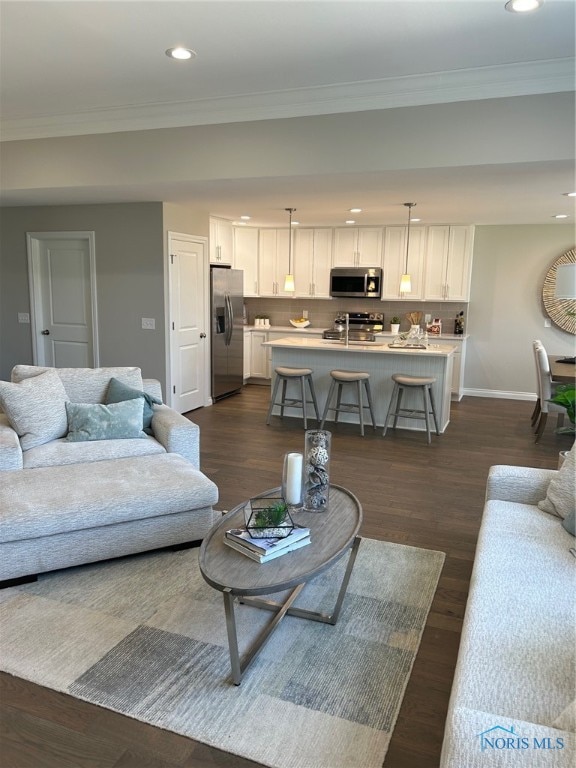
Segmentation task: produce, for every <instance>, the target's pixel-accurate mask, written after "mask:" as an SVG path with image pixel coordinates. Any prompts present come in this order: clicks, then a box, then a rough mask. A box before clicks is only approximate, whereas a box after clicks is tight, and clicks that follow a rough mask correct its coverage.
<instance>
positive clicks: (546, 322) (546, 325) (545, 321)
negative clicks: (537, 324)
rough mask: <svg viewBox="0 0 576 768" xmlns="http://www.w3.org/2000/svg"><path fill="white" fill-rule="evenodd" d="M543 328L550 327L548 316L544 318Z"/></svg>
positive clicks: (550, 321) (550, 322)
mask: <svg viewBox="0 0 576 768" xmlns="http://www.w3.org/2000/svg"><path fill="white" fill-rule="evenodd" d="M544 328H552V320H548V318H546V319H545V320H544Z"/></svg>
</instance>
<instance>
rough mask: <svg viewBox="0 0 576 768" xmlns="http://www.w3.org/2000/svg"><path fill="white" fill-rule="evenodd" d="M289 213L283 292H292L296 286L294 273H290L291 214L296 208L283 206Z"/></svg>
mask: <svg viewBox="0 0 576 768" xmlns="http://www.w3.org/2000/svg"><path fill="white" fill-rule="evenodd" d="M284 210H285V211H286V212H287V213H288V215H289V220H288V274H287V275H286V277H285V278H284V291H285V293H294V291H295V290H296V286H295V285H294V274H293V273H292V214H293V213H294V211H295V210H296V208H284Z"/></svg>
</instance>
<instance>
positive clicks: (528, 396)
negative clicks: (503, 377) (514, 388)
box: [464, 389, 537, 402]
mask: <svg viewBox="0 0 576 768" xmlns="http://www.w3.org/2000/svg"><path fill="white" fill-rule="evenodd" d="M464 394H465V395H467V396H468V397H492V398H495V399H498V400H530V401H531V402H534V401H535V400H536V399H537V398H536V394H535V393H534V392H506V391H503V390H499V389H465V390H464Z"/></svg>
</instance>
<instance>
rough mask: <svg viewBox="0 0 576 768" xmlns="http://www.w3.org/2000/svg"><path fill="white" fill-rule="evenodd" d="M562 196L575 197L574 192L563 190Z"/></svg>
mask: <svg viewBox="0 0 576 768" xmlns="http://www.w3.org/2000/svg"><path fill="white" fill-rule="evenodd" d="M562 194H563V195H564V197H576V192H563V193H562Z"/></svg>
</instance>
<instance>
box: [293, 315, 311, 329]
mask: <svg viewBox="0 0 576 768" xmlns="http://www.w3.org/2000/svg"><path fill="white" fill-rule="evenodd" d="M290 325H293V326H294V328H306V327H308V326H309V325H310V320H307V319H306V318H305V317H297V318H296V319H295V320H292V318H290Z"/></svg>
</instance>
